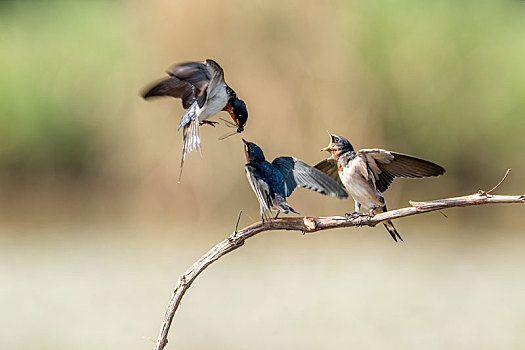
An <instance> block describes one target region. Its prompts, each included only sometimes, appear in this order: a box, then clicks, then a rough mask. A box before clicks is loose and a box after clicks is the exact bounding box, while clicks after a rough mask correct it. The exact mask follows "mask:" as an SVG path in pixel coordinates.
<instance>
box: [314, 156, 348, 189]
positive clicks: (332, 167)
mask: <svg viewBox="0 0 525 350" xmlns="http://www.w3.org/2000/svg"><path fill="white" fill-rule="evenodd" d="M314 168H316V169H319V170H321V171H322V172H323V173H325V174H326V175H328V176H330V177H331V178H332V179H334V180H335V181H337V183H338V184H339V185H341V186H342V187H343V183H342V182H341V178H340V177H339V172H338V171H337V161H336V160H335V159H334V158H332V157H329V158H328V159H325V160H322V161H320V162H319V163H317V164H316V165H315V166H314Z"/></svg>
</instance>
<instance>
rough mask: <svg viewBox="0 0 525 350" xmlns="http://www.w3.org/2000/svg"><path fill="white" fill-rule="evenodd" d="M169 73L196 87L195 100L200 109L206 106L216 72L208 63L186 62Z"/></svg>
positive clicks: (174, 67) (172, 68)
mask: <svg viewBox="0 0 525 350" xmlns="http://www.w3.org/2000/svg"><path fill="white" fill-rule="evenodd" d="M167 73H168V74H169V75H170V76H172V77H175V78H177V79H179V80H182V81H185V82H187V83H189V84H191V85H192V86H194V87H195V90H196V91H195V93H194V96H195V99H196V100H197V101H198V103H199V107H202V106H204V103H206V98H207V97H206V94H207V92H206V91H207V89H208V85H209V84H210V81H211V80H212V78H213V77H214V75H215V73H214V71H213V70H212V69H209V66H208V64H207V63H204V62H186V63H182V64H178V65H176V66H173V67H171V68H170V69H169V70H168V71H167Z"/></svg>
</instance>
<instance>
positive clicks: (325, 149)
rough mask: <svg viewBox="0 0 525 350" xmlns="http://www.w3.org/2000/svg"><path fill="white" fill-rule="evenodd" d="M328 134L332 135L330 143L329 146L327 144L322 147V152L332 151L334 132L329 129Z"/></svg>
mask: <svg viewBox="0 0 525 350" xmlns="http://www.w3.org/2000/svg"><path fill="white" fill-rule="evenodd" d="M328 136H330V144H328V146H326V147H325V148H322V149H321V152H322V151H326V152H330V151H331V150H332V147H333V145H334V142H333V140H334V138H333V137H332V134H330V131H328Z"/></svg>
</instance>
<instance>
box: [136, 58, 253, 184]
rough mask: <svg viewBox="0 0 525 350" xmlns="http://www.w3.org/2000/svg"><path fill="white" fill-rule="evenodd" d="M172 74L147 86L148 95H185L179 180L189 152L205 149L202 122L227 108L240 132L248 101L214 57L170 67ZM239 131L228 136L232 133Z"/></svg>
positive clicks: (145, 93) (246, 114) (242, 127)
mask: <svg viewBox="0 0 525 350" xmlns="http://www.w3.org/2000/svg"><path fill="white" fill-rule="evenodd" d="M167 73H168V77H167V78H164V79H161V80H159V81H157V82H155V83H153V84H152V85H151V86H150V87H148V88H146V89H145V92H144V93H143V95H142V96H143V97H144V98H145V99H148V98H151V97H157V96H171V97H175V98H180V99H182V107H183V108H184V109H186V110H187V111H186V113H185V114H184V115H183V116H182V119H181V121H180V124H179V130H180V128H182V143H183V146H182V159H181V162H180V175H179V182H180V178H181V176H182V167H183V165H184V159H185V158H186V154H187V153H189V152H192V151H194V150H196V149H198V150H199V152H201V154H202V150H201V141H200V134H199V126H200V125H202V124H209V125H212V126H215V125H214V124H217V122H212V121H209V120H207V119H208V118H211V117H213V116H214V115H215V114H217V113H219V112H220V111H226V112H228V113H229V114H230V116H231V118H232V119H233V123H231V122H228V124H231V125H233V126H235V127H236V128H237V131H236V132H237V133H241V132H243V131H244V126H245V125H246V121H247V119H248V110H247V109H246V104H245V103H244V102H243V101H242V100H240V99H239V98H238V97H237V94H236V93H235V91H234V90H233V89H232V88H230V87H229V86H228V85H227V84H226V82H225V81H224V71H223V70H222V68H221V66H220V65H219V64H218V63H217V62H215V61H213V60H211V59H207V60H206V62H187V63H182V64H178V65H175V66H173V67H171V68H170V69H169V70H168V71H167ZM234 134H235V133H232V134H229V135H227V136H232V135H234Z"/></svg>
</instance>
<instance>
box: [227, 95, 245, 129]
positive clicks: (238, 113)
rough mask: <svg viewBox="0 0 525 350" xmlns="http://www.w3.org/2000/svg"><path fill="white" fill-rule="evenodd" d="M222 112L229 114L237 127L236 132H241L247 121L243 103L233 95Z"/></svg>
mask: <svg viewBox="0 0 525 350" xmlns="http://www.w3.org/2000/svg"><path fill="white" fill-rule="evenodd" d="M223 110H224V111H226V112H228V113H229V114H230V117H231V118H232V119H233V121H234V122H235V125H237V132H238V133H241V132H243V131H244V126H245V125H246V121H247V120H248V109H246V104H245V103H244V101H243V100H241V99H238V98H237V96H236V95H233V96H232V97H231V98H230V100H229V101H228V103H227V104H226V106H225V107H224V108H223ZM232 125H233V124H232Z"/></svg>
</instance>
